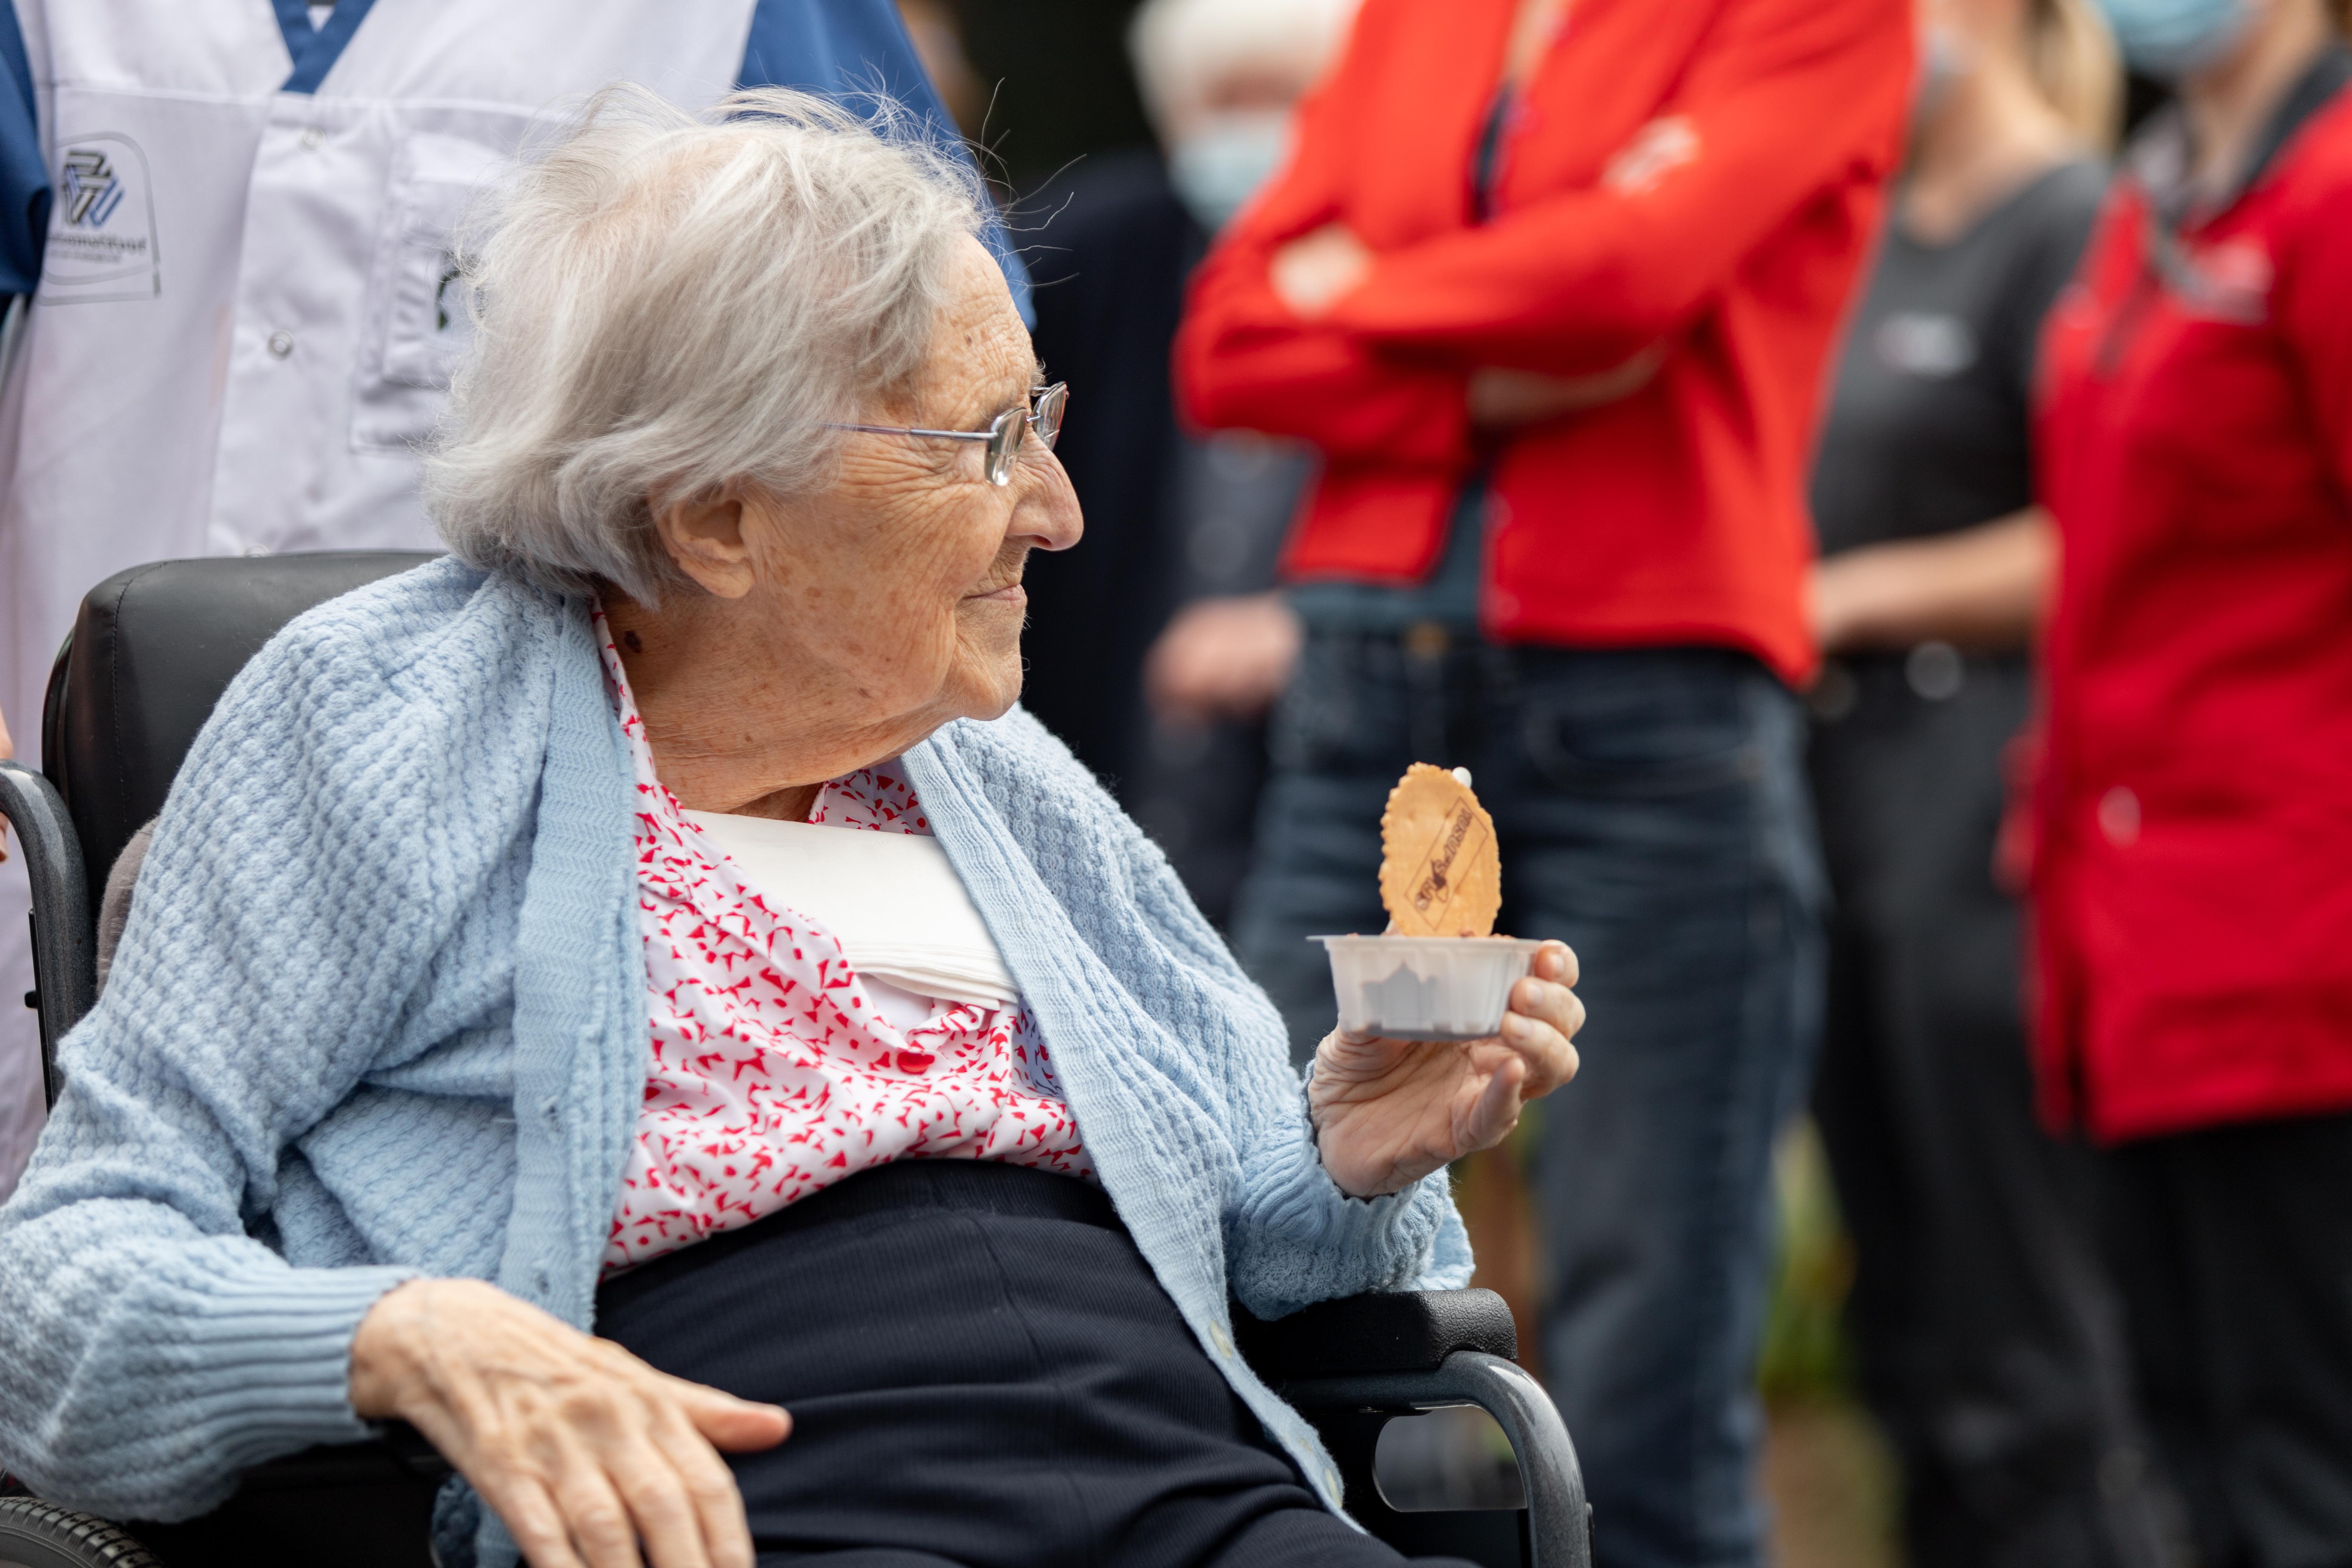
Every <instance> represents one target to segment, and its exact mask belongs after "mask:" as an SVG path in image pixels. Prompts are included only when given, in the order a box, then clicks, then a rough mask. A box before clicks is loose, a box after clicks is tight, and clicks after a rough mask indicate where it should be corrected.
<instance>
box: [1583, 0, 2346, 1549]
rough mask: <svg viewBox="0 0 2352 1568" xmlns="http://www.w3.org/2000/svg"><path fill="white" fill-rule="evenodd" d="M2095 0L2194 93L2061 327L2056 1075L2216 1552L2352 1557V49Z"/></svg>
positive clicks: (2049, 956) (2300, 23)
mask: <svg viewBox="0 0 2352 1568" xmlns="http://www.w3.org/2000/svg"><path fill="white" fill-rule="evenodd" d="M2102 3H2103V7H2104V9H2105V11H2106V12H2107V15H2108V16H2109V18H2110V20H2111V21H2112V22H2113V24H2114V27H2115V32H2116V39H2117V41H2118V42H2119V43H2120V44H2121V45H2122V47H2123V51H2124V55H2125V58H2126V61H2127V62H2129V63H2130V64H2131V65H2133V66H2134V67H2136V68H2139V69H2141V70H2144V71H2147V72H2148V73H2151V74H2155V75H2159V76H2163V77H2167V78H2169V79H2172V80H2173V81H2174V82H2175V83H2176V85H2177V87H2178V90H2179V100H2178V102H2177V104H2176V105H2175V106H2174V107H2173V108H2171V109H2169V110H2165V111H2164V112H2162V113H2161V114H2159V115H2158V116H2157V117H2156V118H2155V119H2154V120H2152V121H2150V122H2149V123H2148V124H2147V126H2146V127H2145V128H2144V129H2143V130H2142V131H2141V132H2140V133H2139V134H2138V135H2137V137H2136V138H2135V139H2134V141H2133V143H2132V145H2131V147H2130V148H2129V150H2128V152H2127V153H2126V157H2125V159H2124V162H2123V165H2122V170H2121V174H2120V176H2119V178H2118V181H2117V184H2116V193H2115V195H2114V196H2113V198H2112V199H2111V201H2110V204H2109V205H2108V207H2107V209H2106V212H2105V216H2104V217H2103V218H2102V220H2101V223H2100V226H2099V227H2098V229H2097V231H2096V233H2095V236H2094V237H2093V239H2092V242H2091V246H2090V249H2089V251H2088V253H2087V256H2086V258H2085V260H2084V265H2083V268H2082V270H2081V271H2080V272H2079V274H2078V275H2077V278H2076V281H2075V284H2074V287H2073V288H2071V289H2069V290H2068V291H2067V292H2066V293H2065V294H2064V295H2063V296H2062V298H2061V300H2060V302H2059V304H2058V307H2057V309H2056V310H2054V311H2053V313H2052V316H2051V321H2050V327H2049V330H2048V332H2047V334H2046V335H2045V338H2044V340H2043V374H2044V377H2045V388H2044V393H2043V398H2042V409H2041V413H2040V416H2039V417H2040V423H2039V427H2038V433H2039V437H2040V439H2039V442H2038V447H2037V450H2038V454H2039V462H2040V465H2041V471H2042V481H2043V482H2042V497H2043V500H2044V501H2045V502H2046V504H2047V505H2048V506H2049V509H2050V510H2051V512H2052V513H2053V516H2054V517H2055V518H2056V520H2057V524H2058V532H2059V537H2060V540H2061V542H2062V549H2061V551H2060V561H2061V565H2060V572H2059V587H2058V594H2057V601H2056V609H2055V613H2054V616H2053V621H2052V624H2051V627H2050V631H2049V635H2048V638H2047V643H2046V650H2045V656H2044V657H2045V664H2046V669H2047V682H2048V720H2047V737H2048V739H2047V746H2046V751H2045V755H2044V758H2043V763H2042V770H2041V778H2040V782H2039V788H2038V790H2037V793H2036V810H2035V823H2036V834H2035V849H2036V859H2035V865H2034V873H2033V875H2034V908H2035V916H2036V920H2035V929H2036V933H2037V938H2038V941H2037V958H2038V964H2039V975H2038V978H2039V985H2040V995H2039V1019H2038V1024H2039V1040H2038V1047H2039V1052H2038V1054H2039V1059H2040V1065H2041V1068H2042V1077H2041V1089H2042V1096H2043V1100H2044V1104H2045V1106H2046V1107H2047V1109H2048V1110H2049V1111H2050V1113H2051V1114H2052V1115H2053V1117H2054V1118H2055V1119H2057V1120H2059V1121H2062V1122H2065V1123H2070V1124H2074V1125H2079V1126H2082V1127H2084V1128H2085V1129H2086V1130H2087V1131H2088V1132H2089V1134H2090V1136H2091V1137H2092V1139H2093V1140H2095V1142H2098V1143H2100V1144H2103V1145H2105V1146H2106V1148H2107V1151H2108V1152H2107V1153H2106V1154H2105V1157H2104V1159H2103V1162H2102V1163H2103V1165H2104V1167H2105V1172H2104V1173H2105V1176H2106V1177H2107V1178H2109V1182H2110V1184H2111V1188H2112V1191H2111V1197H2112V1208H2111V1209H2110V1211H2109V1212H2108V1213H2107V1215H2105V1219H2104V1221H2103V1223H2104V1225H2105V1229H2106V1239H2107V1241H2108V1243H2109V1245H2110V1249H2111V1253H2112V1258H2113V1266H2114V1268H2115V1273H2116V1283H2117V1285H2118V1287H2119V1288H2120V1290H2121V1293H2122V1296H2123V1298H2124V1302H2125V1307H2126V1322H2127V1325H2128V1331H2129V1337H2130V1342H2131V1348H2132V1352H2133V1356H2134V1360H2135V1365H2136V1370H2137V1379H2138V1386H2139V1394H2140V1397H2141V1399H2142V1401H2143V1402H2144V1405H2145V1408H2146V1414H2147V1420H2148V1422H2149V1425H2150V1427H2151V1429H2152V1432H2153V1434H2154V1436H2155V1437H2156V1439H2157V1443H2158V1451H2159V1453H2160V1454H2161V1457H2162V1458H2163V1460H2164V1461H2165V1464H2166V1466H2167V1468H2168V1470H2169V1472H2170V1476H2171V1479H2172V1480H2173V1482H2174V1483H2175V1485H2176V1487H2177V1489H2179V1492H2180V1494H2181V1496H2182V1498H2183V1500H2185V1502H2186V1503H2187V1505H2188V1510H2189V1519H2190V1521H2191V1522H2192V1524H2193V1525H2194V1528H2195V1533H2196V1542H2195V1547H2196V1553H2197V1559H2198V1561H2199V1562H2200V1563H2204V1564H2209V1565H2221V1564H2231V1565H2235V1564H2263V1565H2273V1564H2286V1563H2313V1564H2317V1563H2347V1562H2352V1201H2347V1194H2352V503H2347V492H2348V491H2352V300H2347V279H2352V94H2347V91H2346V84H2347V80H2352V55H2347V51H2346V49H2345V47H2344V44H2343V42H2342V40H2341V38H2340V37H2339V36H2338V33H2337V29H2338V28H2339V27H2340V26H2341V25H2342V21H2343V17H2342V16H2341V14H2340V12H2336V14H2334V15H2331V8H2330V7H2328V6H2326V5H2323V4H2322V0H2102ZM1594 968H1595V970H1596V972H1597V971H1598V969H1599V965H1598V964H1595V965H1594ZM1593 1013H1594V1016H1595V1017H1596V1018H1598V1017H1599V1016H1601V1009H1600V1007H1599V1005H1598V1004H1596V1005H1595V1006H1594V1009H1593Z"/></svg>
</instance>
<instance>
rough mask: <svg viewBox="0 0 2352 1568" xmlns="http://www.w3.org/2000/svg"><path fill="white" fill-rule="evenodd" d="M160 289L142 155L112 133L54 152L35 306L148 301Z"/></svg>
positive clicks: (152, 207)
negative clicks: (54, 179) (52, 185)
mask: <svg viewBox="0 0 2352 1568" xmlns="http://www.w3.org/2000/svg"><path fill="white" fill-rule="evenodd" d="M162 292H163V270H162V267H161V264H160V261H159V258H157V256H156V254H155V204H154V201H153V198H152V194H151V193H150V191H149V189H148V184H147V155H146V154H145V153H142V152H141V151H140V150H139V144H138V143H137V142H133V141H131V138H130V137H128V136H123V135H120V134H117V133H115V132H100V133H97V134H95V135H89V136H79V137H76V138H74V139H72V140H71V141H68V142H66V143H65V144H64V146H63V147H62V148H61V149H60V150H59V151H58V177H57V195H56V198H55V199H54V200H53V201H52V202H51V203H50V205H49V234H48V240H47V248H46V249H45V250H44V251H43V252H42V255H41V289H40V293H39V295H38V296H37V298H38V299H39V300H40V302H41V303H42V304H45V305H67V304H79V303H84V302H89V303H95V302H97V301H100V300H152V299H153V298H154V297H155V296H156V295H158V294H160V293H162Z"/></svg>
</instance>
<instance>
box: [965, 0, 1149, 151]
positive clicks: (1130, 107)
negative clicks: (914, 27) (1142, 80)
mask: <svg viewBox="0 0 2352 1568" xmlns="http://www.w3.org/2000/svg"><path fill="white" fill-rule="evenodd" d="M949 9H950V11H951V12H952V13H953V14H954V15H955V16H956V17H957V19H958V20H959V21H960V22H961V24H962V29H963V39H964V52H965V55H966V58H969V59H970V60H971V68H972V71H973V73H974V74H975V75H977V76H978V77H979V78H980V83H981V87H982V89H983V91H989V90H992V91H993V100H992V102H991V103H990V104H989V108H988V111H987V116H986V119H985V121H984V129H983V132H982V134H983V139H984V141H985V142H986V145H987V147H988V150H989V151H990V153H992V154H993V158H992V166H991V168H990V171H989V172H990V174H992V175H993V176H994V177H995V178H997V179H999V180H1001V181H1003V183H1004V184H1007V185H1010V186H1011V187H1012V188H1013V189H1014V190H1016V191H1026V190H1030V189H1032V188H1034V186H1035V185H1036V184H1038V183H1039V182H1040V181H1042V180H1044V179H1045V178H1046V177H1047V176H1048V175H1050V174H1054V173H1055V171H1056V170H1057V169H1059V168H1061V167H1062V166H1063V165H1064V164H1065V163H1069V162H1070V161H1071V160H1072V159H1075V158H1081V157H1083V156H1085V155H1086V154H1087V153H1097V152H1103V151H1107V150H1108V149H1111V148H1116V147H1143V146H1149V145H1150V142H1151V129H1150V125H1148V124H1147V123H1146V122H1145V121H1144V118H1143V105H1142V103H1141V102H1140V101H1139V100H1138V98H1137V97H1136V91H1135V79H1134V76H1133V73H1132V72H1130V71H1129V68H1128V63H1127V19H1128V17H1129V15H1130V14H1132V13H1133V11H1134V9H1135V0H953V4H951V5H950V6H949Z"/></svg>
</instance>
